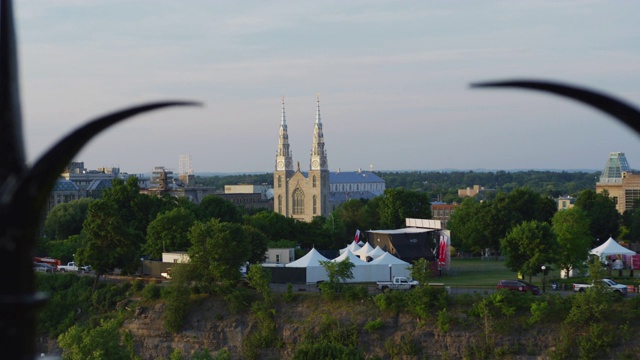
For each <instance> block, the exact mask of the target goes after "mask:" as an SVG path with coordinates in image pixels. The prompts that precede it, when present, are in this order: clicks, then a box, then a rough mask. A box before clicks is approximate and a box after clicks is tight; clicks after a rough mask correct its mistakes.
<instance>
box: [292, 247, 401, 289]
mask: <svg viewBox="0 0 640 360" xmlns="http://www.w3.org/2000/svg"><path fill="white" fill-rule="evenodd" d="M346 259H349V261H351V262H352V263H353V264H354V265H355V267H354V268H353V279H351V280H350V282H375V281H384V280H390V279H391V277H393V276H407V277H409V276H411V269H410V267H411V265H410V264H409V263H408V262H406V261H402V260H400V259H398V258H397V257H395V256H393V255H391V254H389V253H388V252H386V251H384V250H382V249H381V248H380V247H379V246H376V248H375V249H374V248H373V247H372V246H371V245H369V243H365V244H364V245H363V246H361V245H359V244H358V243H356V242H355V241H354V242H352V243H351V244H350V245H349V246H347V247H346V248H344V249H341V250H340V256H338V257H337V258H335V259H333V260H329V259H327V258H326V257H324V256H322V254H320V253H319V252H318V250H316V249H315V248H314V249H311V251H309V252H308V253H307V254H306V255H305V256H303V257H301V258H300V259H298V260H296V261H294V262H291V263H289V264H287V265H286V267H291V268H306V271H307V283H316V282H318V281H326V280H328V278H327V273H326V271H325V270H324V267H322V265H321V264H320V261H345V260H346ZM367 260H369V261H368V262H367Z"/></svg>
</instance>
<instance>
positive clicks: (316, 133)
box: [311, 94, 329, 170]
mask: <svg viewBox="0 0 640 360" xmlns="http://www.w3.org/2000/svg"><path fill="white" fill-rule="evenodd" d="M316 103H317V109H316V124H315V128H314V130H313V144H312V145H311V170H328V169H329V164H328V163H327V152H326V150H325V148H324V134H323V133H322V122H321V121H320V94H316Z"/></svg>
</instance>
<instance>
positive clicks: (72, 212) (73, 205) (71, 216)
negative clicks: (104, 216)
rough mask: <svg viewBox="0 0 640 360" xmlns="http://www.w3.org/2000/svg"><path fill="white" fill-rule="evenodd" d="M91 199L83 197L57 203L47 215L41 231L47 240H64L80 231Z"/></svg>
mask: <svg viewBox="0 0 640 360" xmlns="http://www.w3.org/2000/svg"><path fill="white" fill-rule="evenodd" d="M92 201H93V199H89V198H84V199H78V200H73V201H69V202H68V203H63V204H60V205H57V206H56V207H54V208H53V209H51V211H50V212H49V214H48V215H47V218H46V220H45V221H44V228H43V232H44V235H45V236H46V237H47V239H48V240H65V239H67V238H68V237H69V236H71V235H78V234H80V232H81V231H82V224H83V223H84V220H85V218H86V217H87V210H88V209H89V204H91V202H92Z"/></svg>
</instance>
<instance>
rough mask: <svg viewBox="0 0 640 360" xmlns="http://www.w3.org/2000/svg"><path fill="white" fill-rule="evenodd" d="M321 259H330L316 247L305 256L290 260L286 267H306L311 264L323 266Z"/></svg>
mask: <svg viewBox="0 0 640 360" xmlns="http://www.w3.org/2000/svg"><path fill="white" fill-rule="evenodd" d="M320 261H329V259H327V258H326V257H324V256H322V254H320V253H319V252H318V250H316V249H315V248H313V249H311V250H310V251H309V252H308V253H307V254H306V255H305V256H303V257H301V258H300V259H298V260H296V261H294V262H290V263H288V264H287V265H286V267H293V268H306V267H309V266H322V265H320Z"/></svg>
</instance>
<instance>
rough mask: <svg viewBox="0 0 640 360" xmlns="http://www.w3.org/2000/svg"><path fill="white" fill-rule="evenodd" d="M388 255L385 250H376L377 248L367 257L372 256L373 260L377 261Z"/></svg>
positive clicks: (378, 248)
mask: <svg viewBox="0 0 640 360" xmlns="http://www.w3.org/2000/svg"><path fill="white" fill-rule="evenodd" d="M386 253H387V252H386V251H384V250H382V249H381V248H380V246H376V248H375V249H373V250H372V251H371V252H369V253H368V254H367V256H371V257H372V258H374V259H377V258H379V257H380V256H382V255H384V254H386Z"/></svg>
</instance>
